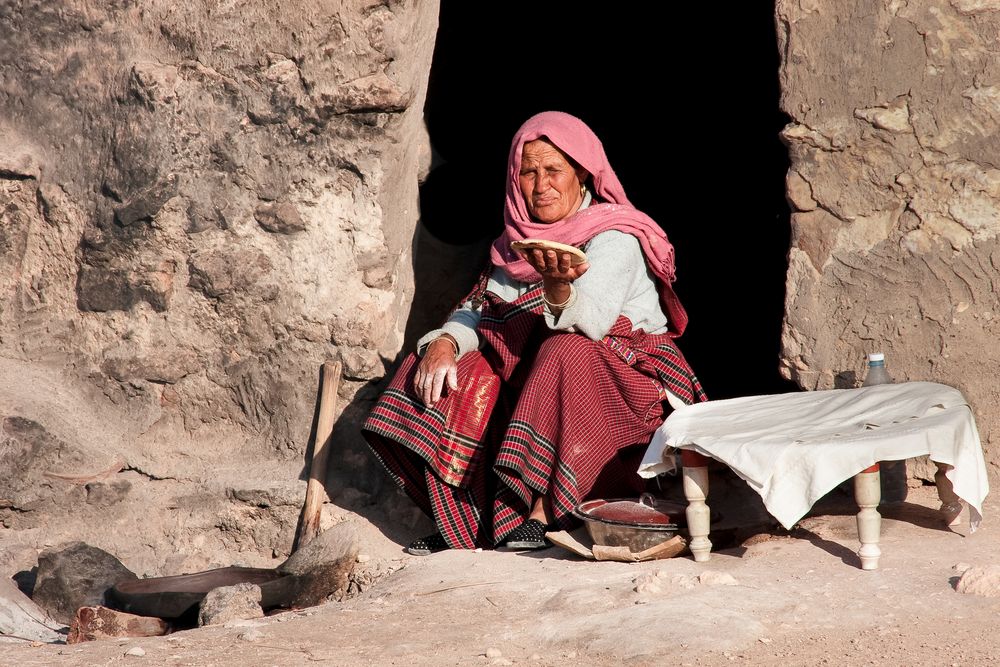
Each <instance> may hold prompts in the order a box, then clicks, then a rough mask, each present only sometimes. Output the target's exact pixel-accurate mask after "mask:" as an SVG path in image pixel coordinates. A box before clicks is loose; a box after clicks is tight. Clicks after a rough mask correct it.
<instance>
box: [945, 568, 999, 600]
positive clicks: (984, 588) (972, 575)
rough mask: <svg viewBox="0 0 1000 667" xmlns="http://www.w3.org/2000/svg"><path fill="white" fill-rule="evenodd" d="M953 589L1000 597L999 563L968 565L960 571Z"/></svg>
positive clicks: (960, 591)
mask: <svg viewBox="0 0 1000 667" xmlns="http://www.w3.org/2000/svg"><path fill="white" fill-rule="evenodd" d="M955 590H956V591H958V592H959V593H969V594H971V595H982V596H984V597H991V598H995V597H1000V565H988V566H986V567H970V568H969V569H967V570H965V572H963V573H962V577H961V578H960V579H959V580H958V583H957V584H956V585H955Z"/></svg>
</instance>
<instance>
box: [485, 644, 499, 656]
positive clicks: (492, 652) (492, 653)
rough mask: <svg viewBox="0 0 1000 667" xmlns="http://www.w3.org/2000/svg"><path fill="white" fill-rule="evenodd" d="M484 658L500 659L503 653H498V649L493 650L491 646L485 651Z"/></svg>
mask: <svg viewBox="0 0 1000 667" xmlns="http://www.w3.org/2000/svg"><path fill="white" fill-rule="evenodd" d="M486 657H487V658H502V657H503V653H501V652H500V649H498V648H494V647H492V646H491V647H489V648H488V649H486Z"/></svg>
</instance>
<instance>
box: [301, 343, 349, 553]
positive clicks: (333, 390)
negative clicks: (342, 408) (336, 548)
mask: <svg viewBox="0 0 1000 667" xmlns="http://www.w3.org/2000/svg"><path fill="white" fill-rule="evenodd" d="M340 373H341V363H340V362H339V361H336V362H329V361H328V362H326V363H324V364H323V369H322V374H321V376H320V390H319V417H318V418H317V420H316V438H315V439H314V440H313V452H312V462H311V463H310V464H309V482H308V485H307V486H306V501H305V503H304V504H303V506H302V521H301V523H300V524H299V534H298V536H297V537H296V539H295V550H298V549H301V548H302V547H304V546H305V545H307V544H309V542H311V541H312V540H313V538H315V537H316V536H317V535H319V517H320V513H321V512H322V510H323V501H324V500H325V499H326V470H327V460H328V459H329V458H330V443H329V440H330V436H331V435H332V434H333V420H334V417H335V416H336V412H337V388H338V387H339V385H340Z"/></svg>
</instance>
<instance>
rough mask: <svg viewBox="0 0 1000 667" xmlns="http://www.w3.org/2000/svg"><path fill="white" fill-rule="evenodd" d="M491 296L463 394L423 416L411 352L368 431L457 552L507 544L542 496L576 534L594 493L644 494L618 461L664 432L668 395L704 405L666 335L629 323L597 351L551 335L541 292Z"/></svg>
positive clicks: (571, 336)
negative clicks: (577, 512)
mask: <svg viewBox="0 0 1000 667" xmlns="http://www.w3.org/2000/svg"><path fill="white" fill-rule="evenodd" d="M486 296H487V302H486V303H485V304H484V312H483V317H482V320H481V322H480V327H479V333H480V335H481V336H482V337H483V338H484V340H485V342H486V345H485V346H484V349H483V352H472V353H468V354H466V355H464V356H463V357H462V359H461V360H460V361H459V363H458V375H459V389H458V390H457V391H450V392H448V393H447V394H446V396H445V397H444V398H442V400H441V401H439V402H438V403H437V404H435V405H434V406H433V407H427V406H425V405H424V404H423V403H422V402H421V401H420V399H419V398H417V395H416V393H415V391H414V388H413V377H414V375H415V373H416V368H417V365H418V364H419V362H420V359H419V358H418V357H417V356H416V355H412V354H411V355H410V356H409V357H407V359H406V360H405V361H404V362H403V365H402V366H401V367H400V369H399V370H398V371H397V372H396V375H395V376H394V378H393V380H392V382H391V383H390V384H389V386H388V388H387V389H386V391H385V392H384V393H383V394H382V396H381V397H380V398H379V400H378V401H377V402H376V404H375V407H374V408H373V409H372V411H371V413H370V414H369V416H368V419H367V420H366V422H365V424H364V426H363V427H362V428H363V433H364V435H365V437H366V439H367V441H368V443H369V445H370V446H371V448H372V450H373V451H374V453H375V455H376V456H377V457H378V458H379V460H380V461H381V462H382V463H383V464H384V466H385V468H386V470H387V471H388V473H389V475H390V476H391V477H392V478H393V479H394V480H395V481H396V483H397V484H399V485H400V486H401V487H402V488H403V489H404V490H405V491H406V493H407V494H408V495H409V496H410V497H411V498H412V499H413V500H414V501H415V502H416V503H417V505H418V506H420V507H421V508H422V509H423V510H424V511H425V512H426V513H427V514H428V515H430V516H431V517H433V518H434V520H435V522H436V524H437V527H438V529H439V530H440V531H441V533H442V535H444V537H445V539H446V540H447V542H448V544H449V545H450V546H451V547H452V548H465V549H472V548H475V547H479V546H482V547H488V546H491V545H493V544H497V543H500V542H502V541H503V539H504V538H505V536H506V535H507V534H508V533H510V532H511V531H512V530H513V529H515V528H516V527H517V526H519V525H520V524H521V523H522V522H523V521H524V520H525V519H526V518H527V516H528V513H529V512H530V509H531V506H532V504H533V502H534V499H535V498H537V497H539V496H543V495H547V496H548V497H549V500H550V501H551V503H552V509H553V513H554V514H555V517H556V520H557V522H558V523H559V524H560V525H562V526H564V527H569V525H570V524H571V523H572V520H573V518H572V512H573V509H574V508H575V507H576V506H577V505H578V504H579V503H580V502H581V501H583V500H584V499H586V498H587V497H588V495H591V494H595V495H604V496H612V495H618V496H620V495H626V494H628V493H636V492H638V491H639V490H641V484H642V481H641V479H640V478H639V476H638V475H637V474H636V461H635V460H634V457H628V456H623V455H624V454H626V453H627V450H629V449H630V448H632V446H634V445H639V446H644V445H646V444H647V443H648V442H649V438H650V437H651V436H652V434H653V432H654V431H655V430H656V429H657V428H658V427H659V425H660V424H661V423H662V422H663V418H664V410H665V399H666V396H667V392H668V391H669V392H671V393H673V394H675V395H677V396H678V397H679V398H681V400H682V401H684V402H685V403H693V402H695V401H703V400H705V395H704V392H703V391H702V389H701V385H700V384H699V382H698V380H697V378H696V377H695V375H694V373H693V372H692V371H691V368H690V367H689V366H688V364H687V362H686V361H685V360H684V357H683V356H682V355H681V353H680V351H679V350H678V349H677V347H676V345H675V343H674V341H673V339H672V337H670V336H668V335H649V334H646V333H644V332H642V331H632V324H631V322H630V321H629V320H628V319H627V318H625V317H620V318H619V319H618V321H617V322H616V323H615V325H614V327H612V329H611V331H610V332H609V333H608V335H607V336H605V337H604V338H603V339H602V340H600V341H593V340H590V339H589V338H586V337H585V336H583V335H580V334H576V333H564V332H554V331H551V330H549V329H548V328H547V327H546V326H545V325H544V322H542V317H541V308H542V300H541V289H540V288H538V289H534V290H532V291H530V292H528V293H527V294H525V295H523V296H522V297H520V298H519V299H517V300H516V301H513V302H510V303H507V302H504V301H502V300H500V299H497V298H496V297H495V296H494V295H492V294H487V295H486ZM634 451H635V450H634V449H633V452H634ZM639 453H640V454H641V451H640V452H639ZM630 459H631V460H630Z"/></svg>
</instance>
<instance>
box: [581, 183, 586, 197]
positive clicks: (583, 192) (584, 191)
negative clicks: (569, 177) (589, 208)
mask: <svg viewBox="0 0 1000 667" xmlns="http://www.w3.org/2000/svg"><path fill="white" fill-rule="evenodd" d="M580 196H581V197H586V196H587V184H586V183H580Z"/></svg>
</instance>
